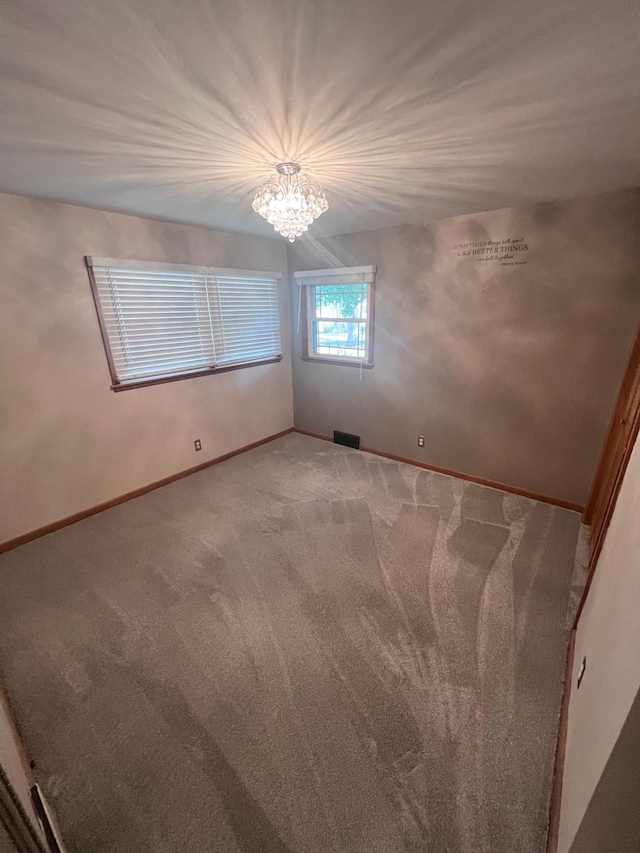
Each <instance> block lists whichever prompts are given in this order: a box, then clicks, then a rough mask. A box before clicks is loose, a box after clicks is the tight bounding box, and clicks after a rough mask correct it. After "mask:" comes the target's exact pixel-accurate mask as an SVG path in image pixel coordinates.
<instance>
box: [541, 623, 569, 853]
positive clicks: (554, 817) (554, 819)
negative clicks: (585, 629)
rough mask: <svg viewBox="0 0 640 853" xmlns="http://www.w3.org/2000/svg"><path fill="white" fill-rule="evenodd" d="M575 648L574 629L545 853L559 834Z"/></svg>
mask: <svg viewBox="0 0 640 853" xmlns="http://www.w3.org/2000/svg"><path fill="white" fill-rule="evenodd" d="M575 647H576V632H575V628H574V629H573V630H572V631H571V636H570V637H569V648H568V650H567V670H566V673H565V677H564V689H563V692H562V707H561V710H560V727H559V729H558V745H557V747H556V764H555V769H554V772H553V788H552V790H551V806H550V809H549V834H548V836H547V853H557V850H558V838H559V833H560V804H561V801H562V777H563V775H564V760H565V756H566V754H567V731H568V728H569V700H570V699H571V682H572V679H573V658H574V653H575Z"/></svg>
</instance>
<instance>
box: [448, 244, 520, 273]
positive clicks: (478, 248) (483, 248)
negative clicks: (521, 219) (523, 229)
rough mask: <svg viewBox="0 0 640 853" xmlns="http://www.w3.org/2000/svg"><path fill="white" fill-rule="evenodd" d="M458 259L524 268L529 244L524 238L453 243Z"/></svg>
mask: <svg viewBox="0 0 640 853" xmlns="http://www.w3.org/2000/svg"><path fill="white" fill-rule="evenodd" d="M453 248H454V249H455V250H456V254H457V255H458V257H459V258H466V257H471V258H475V260H476V261H483V262H484V261H493V262H496V261H497V262H498V263H499V264H500V266H503V267H509V266H524V264H526V263H527V252H528V251H529V244H528V243H526V242H525V238H524V237H505V238H504V239H502V240H478V241H476V242H471V243H454V244H453Z"/></svg>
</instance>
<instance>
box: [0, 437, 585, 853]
mask: <svg viewBox="0 0 640 853" xmlns="http://www.w3.org/2000/svg"><path fill="white" fill-rule="evenodd" d="M579 522H580V519H579V516H578V515H577V514H575V513H572V512H568V511H566V510H562V509H557V508H554V507H550V506H547V505H545V504H541V503H537V502H535V501H531V500H528V499H525V498H521V497H516V496H513V495H507V494H505V493H502V492H499V491H496V490H494V489H489V488H485V487H482V486H477V485H472V484H468V483H464V482H462V481H460V480H454V479H451V478H449V477H445V476H442V475H438V474H433V473H430V472H427V471H423V470H420V469H417V468H414V467H411V466H408V465H403V464H399V463H395V462H392V461H387V460H384V459H381V458H379V457H375V456H370V455H368V454H363V453H360V452H358V451H352V450H347V449H346V448H342V447H338V446H336V445H332V444H328V443H326V442H321V441H317V440H315V439H311V438H308V437H305V436H301V435H297V434H292V435H289V436H286V437H285V438H281V439H278V440H277V441H275V442H272V443H270V444H268V445H265V446H263V447H261V448H258V449H256V450H253V451H250V452H249V453H246V454H243V455H242V456H238V457H236V458H234V459H232V460H229V461H227V462H224V463H222V464H220V465H217V466H215V467H213V468H210V469H207V470H206V471H203V472H201V473H199V474H196V475H194V476H192V477H189V478H187V479H185V480H182V481H180V482H177V483H174V484H173V485H171V486H167V487H165V488H163V489H161V490H158V491H156V492H153V493H151V494H149V495H146V496H144V497H142V498H138V499H137V500H135V501H131V502H129V503H127V504H123V505H121V506H119V507H116V508H114V509H112V510H109V511H107V512H104V513H102V514H100V515H98V516H94V517H93V518H91V519H87V520H86V521H83V522H80V523H78V524H76V525H73V526H72V527H69V528H66V529H65V530H62V531H59V532H58V533H56V534H52V535H51V536H48V537H46V538H44V539H41V540H38V541H36V542H33V543H31V544H30V545H26V546H24V547H22V548H20V549H18V550H16V551H13V552H10V553H8V554H5V555H3V556H2V557H0V583H1V585H2V595H1V596H0V665H1V666H2V669H3V672H4V678H5V681H6V686H7V689H8V692H9V694H10V696H11V697H12V699H13V703H14V705H15V708H16V712H17V715H18V719H19V722H20V723H21V727H22V730H23V734H24V737H25V741H26V743H27V747H28V749H29V751H30V753H31V755H32V756H33V757H34V758H35V760H36V762H37V771H36V772H37V775H38V777H39V780H40V781H41V783H42V784H43V786H44V788H45V791H46V793H47V795H48V797H49V799H50V801H51V804H52V805H53V807H54V808H55V810H56V811H57V815H58V818H59V822H60V824H61V828H62V832H63V835H64V838H65V840H66V843H67V846H68V848H69V851H70V853H107V851H109V853H116V851H117V853H125V851H126V853H147V851H148V853H200V851H202V852H203V853H204V851H215V853H231V851H233V852H234V853H249V852H251V853H258V851H260V853H276V852H277V853H355V852H356V851H358V853H400V852H401V851H425V853H426V851H429V853H482V851H487V853H488V852H489V851H490V853H542V851H543V850H544V848H545V836H546V823H547V811H548V804H549V796H550V790H551V780H552V772H553V762H554V749H555V737H556V731H557V722H558V714H559V708H560V696H561V684H562V678H563V671H564V657H565V650H566V643H567V634H568V631H567V609H568V608H569V606H570V603H571V601H572V575H573V569H574V557H575V552H576V543H577V540H578V535H579V529H580V523H579ZM577 583H578V584H579V583H580V581H578V582H577ZM574 586H575V584H574ZM575 595H576V589H575V588H574V590H573V599H575Z"/></svg>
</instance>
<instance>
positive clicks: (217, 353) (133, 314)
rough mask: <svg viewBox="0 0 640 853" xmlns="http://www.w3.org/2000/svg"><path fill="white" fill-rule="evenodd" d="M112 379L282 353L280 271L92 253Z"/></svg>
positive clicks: (211, 366)
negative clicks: (132, 258)
mask: <svg viewBox="0 0 640 853" xmlns="http://www.w3.org/2000/svg"><path fill="white" fill-rule="evenodd" d="M87 265H88V267H89V269H90V271H91V276H92V285H93V289H94V296H95V299H96V305H97V307H98V315H99V318H100V322H101V327H102V333H103V338H104V341H105V346H106V349H107V356H108V359H109V365H110V368H111V373H112V378H113V381H114V384H120V383H128V384H131V383H135V381H137V380H143V379H152V378H156V377H161V376H168V375H171V374H173V375H175V374H189V373H193V372H198V371H206V370H210V369H214V368H216V367H226V366H232V365H241V364H251V363H252V362H256V361H263V360H265V359H269V358H274V357H277V356H280V355H282V347H281V342H280V312H279V305H278V279H279V278H280V275H279V274H278V273H262V272H253V271H244V270H224V269H217V268H213V267H189V266H178V265H172V264H164V265H163V264H152V263H146V262H137V261H120V260H115V259H110V258H90V257H88V258H87Z"/></svg>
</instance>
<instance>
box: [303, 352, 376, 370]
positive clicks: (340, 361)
mask: <svg viewBox="0 0 640 853" xmlns="http://www.w3.org/2000/svg"><path fill="white" fill-rule="evenodd" d="M302 360H303V361H313V362H315V363H316V364H339V365H340V366H341V367H357V368H358V369H359V368H360V367H362V368H364V370H371V368H372V367H373V364H372V363H367V362H366V361H364V362H360V361H356V360H355V359H354V360H353V361H347V360H346V359H340V358H318V357H316V356H313V355H303V356H302Z"/></svg>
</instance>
